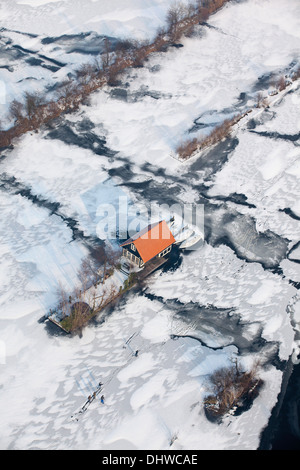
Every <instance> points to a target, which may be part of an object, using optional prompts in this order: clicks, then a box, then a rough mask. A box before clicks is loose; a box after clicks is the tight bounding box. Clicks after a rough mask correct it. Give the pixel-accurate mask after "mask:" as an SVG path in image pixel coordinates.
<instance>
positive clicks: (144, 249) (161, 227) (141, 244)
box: [120, 220, 175, 268]
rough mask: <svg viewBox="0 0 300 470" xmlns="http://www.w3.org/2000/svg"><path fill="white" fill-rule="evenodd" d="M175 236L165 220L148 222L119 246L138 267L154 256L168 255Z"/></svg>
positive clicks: (125, 255) (124, 254) (126, 256)
mask: <svg viewBox="0 0 300 470" xmlns="http://www.w3.org/2000/svg"><path fill="white" fill-rule="evenodd" d="M174 243H175V238H174V237H173V234H172V232H171V231H170V229H169V227H168V225H167V223H166V221H165V220H161V221H160V222H156V223H154V224H150V225H148V226H147V227H145V228H144V229H142V230H141V231H140V232H137V233H136V234H135V235H133V236H132V237H131V238H128V240H126V241H125V242H123V243H122V244H121V245H120V246H121V247H122V248H123V253H122V254H123V256H124V257H125V258H127V259H128V260H129V261H130V262H132V263H134V264H135V265H136V266H138V267H139V268H142V267H144V266H145V264H146V263H148V262H149V261H151V260H153V259H154V258H160V257H165V256H166V255H168V254H169V253H170V251H171V249H172V246H173V244H174Z"/></svg>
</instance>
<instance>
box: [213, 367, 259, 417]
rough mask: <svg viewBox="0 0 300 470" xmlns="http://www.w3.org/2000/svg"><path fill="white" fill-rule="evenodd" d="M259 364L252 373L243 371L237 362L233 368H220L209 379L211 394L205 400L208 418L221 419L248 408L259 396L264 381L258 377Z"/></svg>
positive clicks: (253, 368)
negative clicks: (232, 412)
mask: <svg viewBox="0 0 300 470" xmlns="http://www.w3.org/2000/svg"><path fill="white" fill-rule="evenodd" d="M258 366H259V363H258V362H256V363H255V364H254V365H253V367H252V369H251V370H250V371H248V372H247V371H244V370H242V368H241V366H240V365H239V364H238V362H237V361H236V362H235V364H234V365H233V366H232V367H228V368H225V367H224V368H220V369H218V370H216V371H215V372H214V373H213V374H212V375H211V376H210V377H209V389H210V390H211V394H210V395H208V396H207V397H206V399H205V400H204V408H205V412H206V414H207V416H208V417H209V418H212V419H219V418H221V417H222V416H224V415H225V414H226V413H228V412H230V411H234V409H236V408H238V407H243V406H244V407H246V406H245V404H246V402H247V404H248V406H249V405H250V404H251V403H252V402H253V400H254V398H255V397H256V396H257V395H258V392H259V389H260V387H261V386H262V384H263V381H262V380H261V379H260V378H258V377H257V372H258Z"/></svg>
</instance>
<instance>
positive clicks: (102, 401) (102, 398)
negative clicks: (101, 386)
mask: <svg viewBox="0 0 300 470" xmlns="http://www.w3.org/2000/svg"><path fill="white" fill-rule="evenodd" d="M101 403H103V405H104V395H101Z"/></svg>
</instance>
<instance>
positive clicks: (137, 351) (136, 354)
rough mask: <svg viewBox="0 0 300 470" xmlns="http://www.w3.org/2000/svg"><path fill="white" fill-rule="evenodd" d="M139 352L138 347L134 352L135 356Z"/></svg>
mask: <svg viewBox="0 0 300 470" xmlns="http://www.w3.org/2000/svg"><path fill="white" fill-rule="evenodd" d="M138 353H139V350H138V349H137V350H136V351H135V353H134V355H135V357H137V356H138Z"/></svg>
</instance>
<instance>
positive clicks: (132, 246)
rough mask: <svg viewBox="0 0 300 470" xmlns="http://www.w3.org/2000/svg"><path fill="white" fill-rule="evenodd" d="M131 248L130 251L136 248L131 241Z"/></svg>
mask: <svg viewBox="0 0 300 470" xmlns="http://www.w3.org/2000/svg"><path fill="white" fill-rule="evenodd" d="M131 249H132V251H135V250H136V247H135V245H134V243H131Z"/></svg>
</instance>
